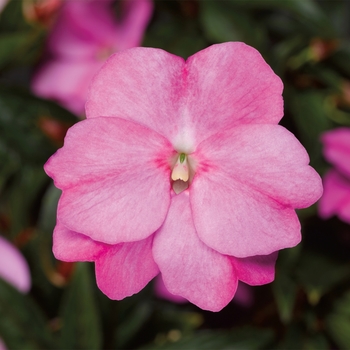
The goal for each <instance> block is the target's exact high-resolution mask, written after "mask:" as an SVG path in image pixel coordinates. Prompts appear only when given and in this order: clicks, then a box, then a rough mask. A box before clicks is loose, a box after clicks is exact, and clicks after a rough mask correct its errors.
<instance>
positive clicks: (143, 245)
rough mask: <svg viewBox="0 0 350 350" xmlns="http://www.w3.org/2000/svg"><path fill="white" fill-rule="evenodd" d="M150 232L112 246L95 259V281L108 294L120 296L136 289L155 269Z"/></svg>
mask: <svg viewBox="0 0 350 350" xmlns="http://www.w3.org/2000/svg"><path fill="white" fill-rule="evenodd" d="M152 241H153V236H151V237H149V238H146V239H144V240H142V241H138V242H132V243H122V244H118V245H115V246H111V247H110V249H108V250H107V251H105V252H104V253H103V254H101V255H100V256H99V257H98V258H97V259H96V261H95V265H96V267H95V269H96V279H97V285H98V287H99V288H100V289H101V290H102V292H103V293H105V294H106V295H107V296H108V297H109V298H111V299H116V300H120V299H123V298H125V297H127V296H130V295H133V294H135V293H138V292H139V291H140V290H141V289H143V288H144V287H145V286H146V285H147V284H148V282H149V281H151V280H152V279H153V278H154V277H155V276H156V275H157V274H158V273H159V268H158V266H157V264H156V263H155V262H154V260H153V256H152Z"/></svg>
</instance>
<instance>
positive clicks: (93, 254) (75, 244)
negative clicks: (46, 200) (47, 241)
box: [52, 222, 109, 262]
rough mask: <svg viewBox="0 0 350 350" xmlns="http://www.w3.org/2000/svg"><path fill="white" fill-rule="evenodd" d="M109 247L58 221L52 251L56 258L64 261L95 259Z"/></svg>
mask: <svg viewBox="0 0 350 350" xmlns="http://www.w3.org/2000/svg"><path fill="white" fill-rule="evenodd" d="M108 248H109V246H108V245H106V244H104V243H100V242H96V241H93V240H92V239H91V238H89V237H87V236H85V235H82V234H80V233H78V232H74V231H70V230H68V229H67V228H66V227H64V226H63V225H62V224H61V223H59V222H57V224H56V227H55V229H54V232H53V247H52V251H53V254H54V255H55V257H56V259H58V260H63V261H69V262H73V261H95V260H96V258H97V257H98V256H99V255H100V254H101V253H103V251H105V250H107V249H108Z"/></svg>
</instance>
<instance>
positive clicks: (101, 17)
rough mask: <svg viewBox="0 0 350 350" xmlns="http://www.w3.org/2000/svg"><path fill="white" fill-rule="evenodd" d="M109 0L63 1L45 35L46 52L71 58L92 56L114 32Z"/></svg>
mask: <svg viewBox="0 0 350 350" xmlns="http://www.w3.org/2000/svg"><path fill="white" fill-rule="evenodd" d="M111 6H112V1H110V0H105V1H100V0H92V1H65V3H64V5H63V6H62V8H61V11H60V12H59V14H58V18H57V20H56V22H55V24H54V27H53V30H52V32H51V35H50V37H49V41H48V45H49V49H50V52H51V53H52V54H54V55H56V56H61V57H65V58H71V59H79V58H80V59H87V58H93V57H94V55H96V53H97V52H98V49H99V48H101V47H103V46H108V45H110V44H111V43H113V41H114V37H115V36H116V34H117V29H116V21H115V18H114V17H113V15H112V12H111V10H112V8H111Z"/></svg>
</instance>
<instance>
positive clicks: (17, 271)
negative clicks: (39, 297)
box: [0, 236, 31, 350]
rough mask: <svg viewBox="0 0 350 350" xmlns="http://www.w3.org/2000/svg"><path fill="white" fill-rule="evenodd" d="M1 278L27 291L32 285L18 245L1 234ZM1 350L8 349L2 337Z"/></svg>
mask: <svg viewBox="0 0 350 350" xmlns="http://www.w3.org/2000/svg"><path fill="white" fill-rule="evenodd" d="M0 278H2V279H4V280H5V281H6V282H7V283H9V284H11V285H12V286H13V287H15V288H17V289H18V290H19V291H20V292H22V293H26V292H28V291H29V289H30V286H31V280H30V272H29V267H28V264H27V262H26V260H25V259H24V257H23V256H22V254H21V253H20V252H19V251H18V249H17V248H16V247H14V246H13V245H12V244H11V243H9V242H8V241H7V240H6V239H5V238H3V237H1V236H0ZM0 350H7V347H6V345H5V343H4V341H3V340H2V339H1V338H0Z"/></svg>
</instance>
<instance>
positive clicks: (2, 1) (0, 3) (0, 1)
mask: <svg viewBox="0 0 350 350" xmlns="http://www.w3.org/2000/svg"><path fill="white" fill-rule="evenodd" d="M8 2H9V0H0V13H1V12H2V10H3V9H4V8H5V6H6V5H7V3H8ZM0 346H1V345H0ZM0 349H1V347H0Z"/></svg>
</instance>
